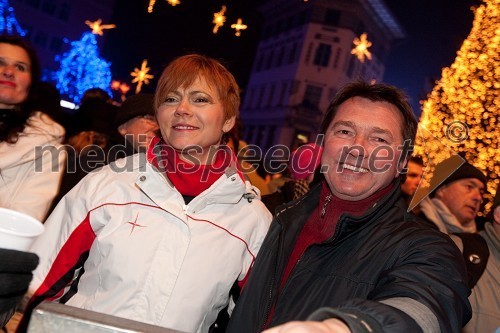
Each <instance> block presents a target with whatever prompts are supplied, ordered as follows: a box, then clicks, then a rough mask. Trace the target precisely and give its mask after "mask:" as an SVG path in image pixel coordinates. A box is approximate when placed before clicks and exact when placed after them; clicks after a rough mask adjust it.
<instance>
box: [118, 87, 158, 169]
mask: <svg viewBox="0 0 500 333" xmlns="http://www.w3.org/2000/svg"><path fill="white" fill-rule="evenodd" d="M114 126H115V128H116V129H117V132H118V133H119V135H118V134H117V137H118V139H115V141H116V143H121V142H124V145H121V144H120V145H116V146H115V147H114V148H113V147H112V148H111V151H110V153H109V161H110V162H112V161H114V160H116V159H117V158H119V157H125V156H129V155H132V154H135V153H136V152H138V151H139V149H140V148H141V147H144V149H146V148H147V147H148V145H149V143H150V142H151V139H152V138H153V137H155V135H156V134H157V131H158V123H157V122H156V118H155V112H154V108H153V94H139V95H132V96H130V97H128V98H127V99H126V100H125V101H124V102H123V104H122V105H121V107H120V109H119V110H118V112H117V114H116V117H115V120H114ZM123 138H125V141H123ZM118 148H119V149H118Z"/></svg>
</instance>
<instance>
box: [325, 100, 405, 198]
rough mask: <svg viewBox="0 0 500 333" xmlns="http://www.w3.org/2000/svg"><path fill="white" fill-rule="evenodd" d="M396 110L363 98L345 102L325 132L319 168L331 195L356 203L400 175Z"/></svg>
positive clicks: (399, 126)
mask: <svg viewBox="0 0 500 333" xmlns="http://www.w3.org/2000/svg"><path fill="white" fill-rule="evenodd" d="M402 118H403V117H402V115H401V113H400V111H399V110H398V109H397V107H396V106H394V105H392V104H390V103H388V102H385V101H375V102H374V101H371V100H369V99H366V98H362V97H353V98H349V99H347V100H346V101H345V102H343V103H342V104H340V105H339V107H338V110H337V112H336V114H335V116H334V117H333V119H332V121H331V122H330V124H329V126H328V127H327V129H326V131H325V143H324V148H323V155H322V160H321V162H322V164H323V165H325V164H326V165H328V171H327V173H326V174H325V179H326V181H327V183H328V185H329V186H330V190H331V191H332V193H333V194H334V195H335V196H336V197H338V198H340V199H343V200H349V201H358V200H362V199H364V198H367V197H369V196H370V195H372V194H373V193H375V192H377V191H378V190H380V189H382V188H384V187H386V186H388V185H389V184H390V183H391V182H392V181H393V180H394V178H396V177H398V175H399V166H400V164H399V163H398V162H399V159H400V157H401V146H402V145H403V135H402V126H403V120H402Z"/></svg>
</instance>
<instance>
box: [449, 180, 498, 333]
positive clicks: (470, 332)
mask: <svg viewBox="0 0 500 333" xmlns="http://www.w3.org/2000/svg"><path fill="white" fill-rule="evenodd" d="M489 217H490V218H491V219H492V221H491V222H486V223H485V225H484V230H481V231H479V233H478V236H481V237H482V238H483V239H484V241H485V242H486V244H487V247H488V250H489V257H487V258H486V263H485V268H484V271H483V272H482V274H481V275H480V276H479V277H478V280H477V283H476V285H475V286H474V288H473V289H472V294H471V295H470V296H469V301H470V304H471V306H472V319H471V320H470V321H469V323H468V324H467V325H466V326H465V327H464V328H463V329H462V333H476V332H495V329H498V327H499V326H500V280H499V279H498V276H499V272H500V184H499V186H498V187H497V191H496V195H495V199H494V200H493V206H492V208H491V214H490V216H489ZM457 238H458V237H455V235H452V239H453V241H455V243H456V244H457V246H458V247H459V248H460V250H462V251H463V249H464V243H463V240H461V239H457Z"/></svg>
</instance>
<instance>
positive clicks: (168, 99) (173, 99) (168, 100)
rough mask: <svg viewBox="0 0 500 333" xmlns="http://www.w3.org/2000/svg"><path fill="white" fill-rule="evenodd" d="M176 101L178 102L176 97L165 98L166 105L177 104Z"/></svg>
mask: <svg viewBox="0 0 500 333" xmlns="http://www.w3.org/2000/svg"><path fill="white" fill-rule="evenodd" d="M175 101H176V98H175V97H167V98H165V102H164V103H175Z"/></svg>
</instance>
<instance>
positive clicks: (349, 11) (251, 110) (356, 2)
mask: <svg viewBox="0 0 500 333" xmlns="http://www.w3.org/2000/svg"><path fill="white" fill-rule="evenodd" d="M260 11H261V13H262V14H263V16H264V18H265V22H264V28H263V33H262V36H261V39H260V41H259V44H258V47H257V52H256V56H255V60H254V63H253V68H252V71H251V74H250V79H249V82H248V85H247V89H246V91H245V93H244V100H243V103H242V107H241V117H242V121H243V125H244V126H243V128H244V132H243V138H244V139H245V140H246V141H247V142H248V143H251V144H255V145H258V146H260V147H261V148H262V149H263V150H267V149H269V148H270V147H271V146H273V145H275V144H283V145H286V146H288V147H290V148H292V149H293V148H294V147H296V146H298V145H299V144H301V143H303V142H310V141H313V140H315V138H316V135H317V133H318V130H319V126H320V122H321V119H322V117H323V114H324V112H325V110H326V108H327V106H328V103H329V101H330V100H331V99H332V97H333V96H334V95H335V93H336V92H337V91H338V89H339V87H340V86H342V85H343V84H345V83H347V82H350V81H353V80H355V79H358V78H363V79H365V80H368V81H372V80H374V81H381V80H382V78H383V75H384V70H385V66H384V61H385V59H386V57H387V55H388V53H389V51H390V47H391V45H392V43H393V42H394V41H395V40H397V39H402V38H404V37H405V35H404V32H403V31H402V28H401V27H400V25H399V24H398V23H397V21H396V19H395V18H394V16H393V15H392V14H391V13H390V12H389V10H388V8H387V7H386V5H385V4H384V3H383V1H382V0H309V1H305V2H303V1H290V0H270V1H267V2H266V3H265V4H263V5H262V6H261V7H260ZM363 33H366V34H367V36H368V40H369V41H370V42H372V46H371V47H370V48H369V51H370V52H371V60H365V61H364V62H362V61H360V60H359V59H358V58H357V57H356V56H355V55H353V54H351V50H352V49H353V41H354V39H355V38H359V37H360V35H361V34H363Z"/></svg>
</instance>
